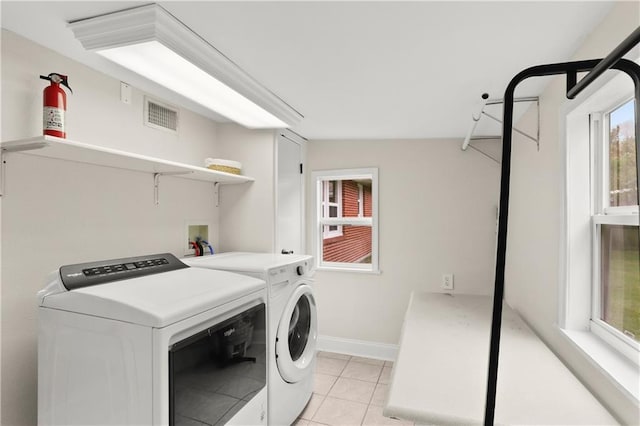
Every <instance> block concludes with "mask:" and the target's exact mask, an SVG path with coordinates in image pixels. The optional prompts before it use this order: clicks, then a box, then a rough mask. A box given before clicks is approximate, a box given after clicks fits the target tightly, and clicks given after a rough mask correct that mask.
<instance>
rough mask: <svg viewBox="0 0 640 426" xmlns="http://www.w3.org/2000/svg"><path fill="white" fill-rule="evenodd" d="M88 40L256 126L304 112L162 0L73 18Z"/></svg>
mask: <svg viewBox="0 0 640 426" xmlns="http://www.w3.org/2000/svg"><path fill="white" fill-rule="evenodd" d="M69 27H70V28H71V29H72V30H73V33H74V35H75V37H76V38H77V39H78V40H79V41H80V42H81V43H82V46H83V47H84V48H85V49H87V50H91V51H95V52H96V53H98V54H100V55H102V56H104V57H105V58H107V59H109V60H111V61H113V62H115V63H117V64H119V65H121V66H123V67H125V68H128V69H130V70H132V71H134V72H136V73H138V74H140V75H142V76H144V77H146V78H148V79H150V80H152V81H154V82H156V83H158V84H160V85H162V86H165V87H167V88H169V89H171V90H173V91H175V92H177V93H179V94H181V95H183V96H185V97H187V98H189V99H191V100H193V101H195V102H197V103H199V104H200V105H203V106H204V107H206V108H208V109H211V110H212V111H215V112H216V113H218V114H220V115H222V116H224V117H226V118H228V119H229V120H232V121H235V122H236V123H239V124H241V125H243V126H245V127H248V128H251V129H258V128H284V127H293V126H295V125H296V124H297V123H299V122H300V120H302V118H303V117H302V115H301V114H300V113H299V112H298V111H296V110H295V109H293V108H292V107H291V106H290V105H288V104H287V103H286V102H284V101H283V100H282V99H280V98H279V97H278V96H276V95H275V94H273V93H272V92H271V91H269V90H268V89H266V88H265V87H264V86H262V85H261V84H260V83H258V82H257V81H256V80H255V79H253V78H252V77H251V76H250V75H249V74H247V73H246V72H244V71H243V70H242V69H241V68H240V67H238V66H237V65H236V64H235V63H233V62H232V61H231V60H230V59H229V58H227V57H226V56H225V55H223V54H222V53H221V52H220V51H219V50H217V49H216V48H215V47H213V46H211V45H210V44H209V43H207V42H206V41H205V40H203V39H202V38H201V37H200V36H198V35H197V34H196V33H194V32H193V31H192V30H191V29H189V28H188V27H187V26H185V25H184V24H183V23H182V22H180V21H178V20H177V19H176V18H175V17H174V16H173V15H171V14H170V13H169V12H167V11H166V10H165V9H163V8H162V7H160V6H159V5H157V4H150V5H146V6H141V7H136V8H133V9H127V10H122V11H118V12H114V13H110V14H106V15H100V16H96V17H93V18H87V19H81V20H77V21H72V22H70V23H69Z"/></svg>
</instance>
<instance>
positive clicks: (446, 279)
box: [440, 274, 453, 290]
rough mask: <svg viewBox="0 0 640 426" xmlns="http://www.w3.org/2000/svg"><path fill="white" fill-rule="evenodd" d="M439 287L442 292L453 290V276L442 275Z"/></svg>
mask: <svg viewBox="0 0 640 426" xmlns="http://www.w3.org/2000/svg"><path fill="white" fill-rule="evenodd" d="M440 287H441V288H442V289H443V290H453V274H442V283H441V284H440Z"/></svg>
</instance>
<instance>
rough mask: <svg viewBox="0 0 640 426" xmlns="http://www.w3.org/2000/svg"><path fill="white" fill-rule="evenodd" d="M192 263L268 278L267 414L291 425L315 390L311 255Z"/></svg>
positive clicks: (224, 257) (221, 257) (223, 257)
mask: <svg viewBox="0 0 640 426" xmlns="http://www.w3.org/2000/svg"><path fill="white" fill-rule="evenodd" d="M183 261H184V262H185V263H187V264H189V265H191V266H193V267H200V268H211V269H218V270H225V271H231V272H236V273H240V274H245V275H249V276H252V277H255V278H261V279H263V280H265V281H266V282H267V294H268V299H269V301H268V304H267V316H268V323H269V327H268V330H267V332H268V334H269V340H268V342H267V351H268V354H269V355H268V370H269V375H268V378H267V388H268V407H269V410H268V416H269V417H268V418H269V424H270V425H273V426H276V425H277V426H280V425H290V424H292V423H293V422H294V421H295V419H296V418H297V417H298V415H300V413H301V412H302V410H303V409H304V407H305V406H306V405H307V402H309V399H310V398H311V394H312V393H313V378H314V375H313V372H314V368H315V360H316V343H317V338H318V325H317V308H316V301H315V297H314V292H313V288H312V285H311V284H312V280H311V268H312V265H313V257H311V256H306V255H282V254H275V253H241V252H230V253H221V254H215V255H213V256H206V257H197V258H190V259H183Z"/></svg>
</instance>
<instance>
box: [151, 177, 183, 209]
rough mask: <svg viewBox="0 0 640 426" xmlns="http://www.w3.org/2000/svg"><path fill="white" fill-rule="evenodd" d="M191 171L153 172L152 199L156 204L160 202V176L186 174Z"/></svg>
mask: <svg viewBox="0 0 640 426" xmlns="http://www.w3.org/2000/svg"><path fill="white" fill-rule="evenodd" d="M189 173H193V172H160V173H154V174H153V201H154V203H155V205H156V206H157V205H158V204H160V176H176V175H188V174H189Z"/></svg>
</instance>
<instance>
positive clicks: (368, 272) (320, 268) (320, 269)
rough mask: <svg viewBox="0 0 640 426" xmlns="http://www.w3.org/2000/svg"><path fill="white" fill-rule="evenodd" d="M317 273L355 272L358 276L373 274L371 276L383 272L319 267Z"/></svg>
mask: <svg viewBox="0 0 640 426" xmlns="http://www.w3.org/2000/svg"><path fill="white" fill-rule="evenodd" d="M316 271H322V272H324V271H327V272H354V273H356V274H371V275H380V274H382V271H381V270H379V269H376V270H373V271H371V270H368V269H352V268H334V267H329V266H318V267H317V268H316Z"/></svg>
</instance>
